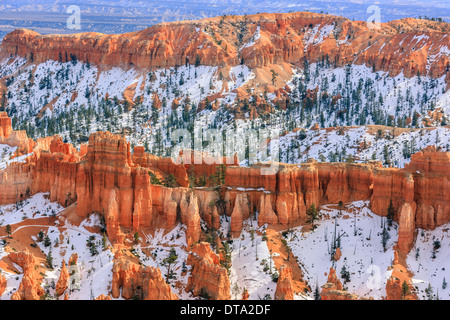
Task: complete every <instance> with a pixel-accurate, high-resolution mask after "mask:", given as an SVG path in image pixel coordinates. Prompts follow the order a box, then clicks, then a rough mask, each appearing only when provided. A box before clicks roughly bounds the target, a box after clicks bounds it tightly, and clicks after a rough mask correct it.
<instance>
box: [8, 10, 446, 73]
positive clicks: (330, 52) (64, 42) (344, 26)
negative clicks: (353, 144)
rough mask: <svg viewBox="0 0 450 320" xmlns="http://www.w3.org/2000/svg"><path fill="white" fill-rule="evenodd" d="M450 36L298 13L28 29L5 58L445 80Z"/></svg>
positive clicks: (405, 25)
mask: <svg viewBox="0 0 450 320" xmlns="http://www.w3.org/2000/svg"><path fill="white" fill-rule="evenodd" d="M449 31H450V27H449V24H447V23H434V22H433V23H432V22H430V23H429V24H428V25H424V24H423V23H422V21H421V20H414V19H405V20H400V21H392V22H390V23H385V24H382V25H381V28H380V29H374V30H371V29H369V28H368V26H367V24H366V23H364V22H353V21H350V20H348V19H345V18H342V17H337V16H330V15H322V14H315V13H307V12H297V13H282V14H257V15H250V16H224V17H218V18H211V19H204V20H199V21H182V22H173V23H163V24H159V25H155V26H152V27H150V28H148V29H145V30H142V31H139V32H133V33H127V34H120V35H105V34H98V33H82V34H75V35H40V34H38V33H36V32H34V31H30V30H24V29H21V30H16V31H14V32H12V33H10V34H8V35H6V36H5V37H4V40H3V42H2V44H1V46H0V48H1V51H2V55H3V56H5V57H6V56H9V55H11V54H12V55H19V56H23V57H27V58H28V59H29V60H30V61H32V62H35V63H39V62H43V61H46V60H49V59H52V60H55V61H58V60H59V61H62V62H66V61H70V60H72V59H74V58H76V59H79V60H83V61H89V62H90V63H94V64H98V65H104V66H130V65H133V66H136V67H139V68H152V67H164V68H166V67H174V66H181V65H184V64H186V63H187V62H189V63H191V64H194V63H201V64H202V65H209V66H219V67H229V66H236V65H238V64H240V63H241V62H243V63H245V64H246V65H247V66H248V67H249V68H252V69H253V68H260V69H261V70H264V69H265V68H267V67H269V66H271V65H277V66H278V68H279V69H280V71H282V72H279V73H280V74H282V73H283V72H286V73H287V74H289V73H290V71H289V65H297V66H300V65H302V63H303V61H304V60H305V59H307V60H309V61H310V62H317V61H319V60H321V59H322V58H325V57H326V58H327V59H328V60H329V61H331V62H334V63H335V64H336V65H337V66H344V65H345V64H347V63H349V62H354V63H356V64H365V65H367V66H369V67H373V68H374V69H375V70H384V71H388V72H389V73H390V74H391V75H393V76H395V75H397V74H399V73H400V72H402V71H403V72H404V74H405V75H406V76H414V75H416V74H417V73H418V72H419V73H420V74H421V75H425V74H428V75H430V76H432V77H440V76H442V75H444V74H446V72H447V70H446V66H447V62H448V61H449V57H448V55H446V54H443V53H442V50H441V49H442V48H443V47H444V46H446V45H448V43H449V39H448V36H447V33H448V32H449ZM266 71H267V70H266ZM261 72H262V73H264V71H261Z"/></svg>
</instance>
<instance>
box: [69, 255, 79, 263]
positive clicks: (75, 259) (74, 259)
mask: <svg viewBox="0 0 450 320" xmlns="http://www.w3.org/2000/svg"><path fill="white" fill-rule="evenodd" d="M77 262H78V253H72V254H71V255H70V258H69V266H75V265H76V264H77Z"/></svg>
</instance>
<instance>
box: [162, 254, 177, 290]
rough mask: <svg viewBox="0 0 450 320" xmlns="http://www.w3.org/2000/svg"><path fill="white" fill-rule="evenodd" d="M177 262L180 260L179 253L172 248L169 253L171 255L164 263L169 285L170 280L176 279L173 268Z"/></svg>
mask: <svg viewBox="0 0 450 320" xmlns="http://www.w3.org/2000/svg"><path fill="white" fill-rule="evenodd" d="M177 260H178V255H177V251H176V250H175V248H174V247H173V246H172V248H171V249H170V251H169V255H168V256H167V257H166V258H165V259H164V260H163V261H162V265H163V266H165V267H167V274H166V283H169V279H173V278H174V275H173V271H172V266H173V265H174V264H176V262H177Z"/></svg>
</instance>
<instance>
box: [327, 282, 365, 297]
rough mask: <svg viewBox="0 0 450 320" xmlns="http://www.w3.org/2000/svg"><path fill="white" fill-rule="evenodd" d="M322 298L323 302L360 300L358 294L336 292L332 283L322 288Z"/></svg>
mask: <svg viewBox="0 0 450 320" xmlns="http://www.w3.org/2000/svg"><path fill="white" fill-rule="evenodd" d="M320 298H321V300H359V297H358V296H357V295H356V294H352V293H350V292H347V291H344V290H336V288H335V286H334V285H333V284H332V283H327V284H325V285H323V286H322V292H321V293H320Z"/></svg>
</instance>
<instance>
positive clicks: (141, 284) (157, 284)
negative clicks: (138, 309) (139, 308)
mask: <svg viewBox="0 0 450 320" xmlns="http://www.w3.org/2000/svg"><path fill="white" fill-rule="evenodd" d="M114 259H115V260H114V266H113V280H112V284H111V295H112V297H113V298H119V297H120V296H122V297H123V298H124V299H127V300H129V299H140V300H178V297H177V296H176V295H175V294H174V293H173V292H172V289H171V288H170V285H168V284H167V283H166V282H165V281H164V278H163V277H162V275H161V270H159V268H153V267H150V266H148V267H143V266H140V265H139V264H137V263H134V262H132V261H130V260H129V259H128V258H127V257H125V256H123V255H121V254H120V253H119V252H118V253H116V256H115V257H114Z"/></svg>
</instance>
